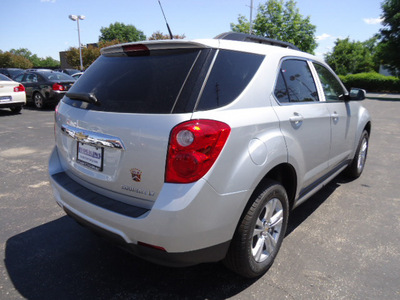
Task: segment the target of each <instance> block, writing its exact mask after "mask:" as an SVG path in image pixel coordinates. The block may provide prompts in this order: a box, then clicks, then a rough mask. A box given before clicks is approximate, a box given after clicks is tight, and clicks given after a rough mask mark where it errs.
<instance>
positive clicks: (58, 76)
mask: <svg viewBox="0 0 400 300" xmlns="http://www.w3.org/2000/svg"><path fill="white" fill-rule="evenodd" d="M41 74H42V75H43V76H44V77H45V78H46V79H48V80H52V81H59V80H70V81H71V80H74V79H73V78H72V77H71V76H69V75H68V74H64V73H61V72H42V73H41Z"/></svg>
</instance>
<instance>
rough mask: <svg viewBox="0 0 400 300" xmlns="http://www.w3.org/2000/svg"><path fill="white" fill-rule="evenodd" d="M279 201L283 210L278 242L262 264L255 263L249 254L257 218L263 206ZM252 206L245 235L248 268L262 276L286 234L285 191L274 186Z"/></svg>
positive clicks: (286, 201)
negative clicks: (249, 221) (275, 200)
mask: <svg viewBox="0 0 400 300" xmlns="http://www.w3.org/2000/svg"><path fill="white" fill-rule="evenodd" d="M275 198H276V199H279V201H280V202H281V204H282V209H283V221H282V228H281V232H280V235H279V238H278V241H277V243H276V247H275V249H274V251H273V252H272V253H271V255H270V256H268V258H267V259H266V260H264V261H263V262H257V261H255V259H254V257H253V254H252V252H251V249H252V239H253V230H254V228H255V225H256V222H257V218H258V217H259V215H260V213H261V211H262V209H263V208H264V207H265V205H266V204H267V203H268V202H269V201H271V200H272V199H275ZM254 204H256V205H257V207H256V209H255V210H254V213H253V214H252V219H251V223H250V227H249V229H250V230H249V231H248V232H247V233H246V234H247V256H248V260H249V266H250V269H251V270H252V271H253V272H254V273H255V274H257V275H258V274H263V273H265V272H266V271H267V270H268V269H269V268H270V267H271V265H272V263H273V261H274V260H275V257H276V255H277V254H278V252H279V249H280V246H281V244H282V241H283V238H284V236H285V233H286V227H287V221H288V212H289V207H288V206H289V205H288V199H287V195H286V191H285V189H284V188H283V187H282V186H281V185H280V184H274V185H272V186H270V187H269V188H267V189H266V190H264V192H262V193H261V194H260V195H259V196H258V197H257V198H256V200H255V201H254Z"/></svg>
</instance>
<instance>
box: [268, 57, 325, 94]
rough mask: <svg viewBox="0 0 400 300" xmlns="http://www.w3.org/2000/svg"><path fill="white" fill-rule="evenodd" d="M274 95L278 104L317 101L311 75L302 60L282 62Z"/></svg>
mask: <svg viewBox="0 0 400 300" xmlns="http://www.w3.org/2000/svg"><path fill="white" fill-rule="evenodd" d="M274 93H275V97H276V98H277V99H278V101H279V102H288V101H289V102H309V101H319V98H318V93H317V88H316V86H315V82H314V79H313V76H312V73H311V71H310V68H309V67H308V64H307V62H306V61H304V60H298V59H288V60H285V61H283V62H282V65H281V69H280V72H279V74H278V79H277V83H276V86H275V92H274Z"/></svg>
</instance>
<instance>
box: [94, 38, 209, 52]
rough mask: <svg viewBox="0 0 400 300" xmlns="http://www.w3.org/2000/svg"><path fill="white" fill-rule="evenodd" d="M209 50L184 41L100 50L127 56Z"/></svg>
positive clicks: (203, 46) (127, 44) (202, 45)
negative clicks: (163, 51)
mask: <svg viewBox="0 0 400 300" xmlns="http://www.w3.org/2000/svg"><path fill="white" fill-rule="evenodd" d="M201 48H209V47H208V46H206V45H204V44H201V43H196V42H191V41H183V40H180V41H178V40H160V41H145V42H135V43H126V44H118V45H113V46H110V47H106V48H103V49H101V50H100V53H101V54H104V55H124V54H125V55H126V54H128V53H138V54H139V53H143V51H145V52H147V54H149V52H151V51H155V50H169V49H201Z"/></svg>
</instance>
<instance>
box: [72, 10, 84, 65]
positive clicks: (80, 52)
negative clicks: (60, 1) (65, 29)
mask: <svg viewBox="0 0 400 300" xmlns="http://www.w3.org/2000/svg"><path fill="white" fill-rule="evenodd" d="M69 18H70V19H71V20H72V21H76V23H77V24H78V40H79V59H80V61H81V71H83V63H82V46H81V32H80V29H79V20H84V19H85V16H82V15H79V16H77V15H69Z"/></svg>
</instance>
